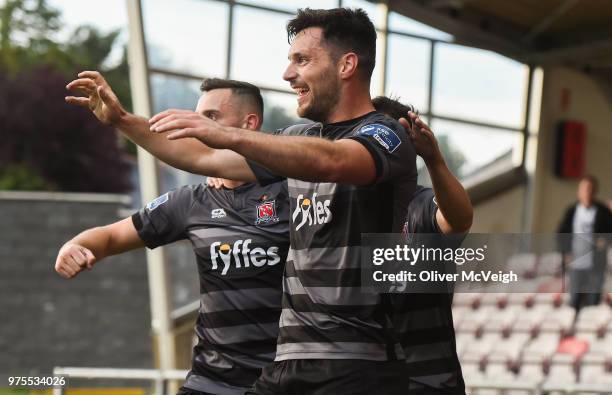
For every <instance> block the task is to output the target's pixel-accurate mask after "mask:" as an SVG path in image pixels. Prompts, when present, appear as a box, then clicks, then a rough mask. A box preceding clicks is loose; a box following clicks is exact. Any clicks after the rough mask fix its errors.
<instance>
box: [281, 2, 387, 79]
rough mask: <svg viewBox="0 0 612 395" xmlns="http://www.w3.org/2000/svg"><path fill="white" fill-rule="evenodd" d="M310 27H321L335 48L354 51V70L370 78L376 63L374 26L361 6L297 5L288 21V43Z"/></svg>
mask: <svg viewBox="0 0 612 395" xmlns="http://www.w3.org/2000/svg"><path fill="white" fill-rule="evenodd" d="M309 27H320V28H322V29H323V38H324V39H325V40H326V41H327V42H328V43H330V44H331V45H333V46H335V47H336V48H338V49H340V50H342V51H346V52H354V53H355V54H357V57H358V59H359V63H358V64H357V70H359V71H360V72H361V75H362V76H363V77H364V79H365V80H367V81H369V80H370V78H371V77H372V71H374V65H375V64H376V28H375V27H374V24H373V23H372V21H371V20H370V18H369V17H368V14H367V13H366V12H365V11H364V10H362V9H361V8H357V9H350V8H332V9H330V10H313V9H311V8H304V9H299V10H298V13H297V15H296V16H295V18H293V19H291V20H290V21H289V22H288V23H287V38H288V40H289V43H291V41H293V39H294V38H295V36H297V35H298V33H299V32H301V31H302V30H304V29H308V28H309Z"/></svg>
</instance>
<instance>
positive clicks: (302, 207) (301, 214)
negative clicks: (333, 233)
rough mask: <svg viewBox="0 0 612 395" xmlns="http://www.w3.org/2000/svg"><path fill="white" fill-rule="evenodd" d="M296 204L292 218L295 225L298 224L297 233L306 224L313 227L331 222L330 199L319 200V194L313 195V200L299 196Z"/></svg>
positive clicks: (296, 226)
mask: <svg viewBox="0 0 612 395" xmlns="http://www.w3.org/2000/svg"><path fill="white" fill-rule="evenodd" d="M296 203H297V204H296V207H295V210H294V211H293V215H292V216H291V219H292V221H293V223H294V224H296V225H295V230H296V231H297V230H300V228H301V227H303V226H304V225H306V223H308V226H312V225H321V224H326V223H329V222H331V219H332V213H331V210H330V209H329V206H330V204H331V200H330V199H326V200H323V201H320V200H317V193H316V192H315V193H313V194H312V199H309V198H307V197H304V195H302V194H299V195H298V197H297V202H296Z"/></svg>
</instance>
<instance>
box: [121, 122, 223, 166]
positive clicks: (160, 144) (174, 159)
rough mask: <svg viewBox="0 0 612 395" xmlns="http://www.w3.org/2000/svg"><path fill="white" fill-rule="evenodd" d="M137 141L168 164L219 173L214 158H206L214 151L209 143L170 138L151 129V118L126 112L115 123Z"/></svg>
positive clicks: (131, 138)
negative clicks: (211, 159) (210, 159)
mask: <svg viewBox="0 0 612 395" xmlns="http://www.w3.org/2000/svg"><path fill="white" fill-rule="evenodd" d="M115 126H116V127H117V128H118V129H119V130H120V131H121V133H122V134H124V135H125V136H126V137H127V138H129V139H130V140H132V141H133V142H134V144H136V145H139V146H140V147H142V148H144V149H145V150H146V151H147V152H149V153H150V154H151V155H153V156H155V157H156V158H158V159H159V160H161V161H163V162H165V163H167V164H168V165H170V166H172V167H175V168H177V169H181V170H184V171H188V172H191V173H199V174H202V175H216V173H217V169H215V168H214V162H213V161H206V160H205V158H206V157H207V156H209V155H211V154H212V153H213V150H212V149H211V148H209V147H207V146H206V145H204V144H202V143H199V142H197V141H195V140H193V139H184V140H173V141H170V140H168V139H167V138H166V136H165V135H163V134H158V133H151V131H150V125H149V121H148V120H147V119H145V118H142V117H139V116H137V115H134V114H130V113H125V114H124V115H122V116H121V118H120V121H119V122H118V123H117V124H116V125H115Z"/></svg>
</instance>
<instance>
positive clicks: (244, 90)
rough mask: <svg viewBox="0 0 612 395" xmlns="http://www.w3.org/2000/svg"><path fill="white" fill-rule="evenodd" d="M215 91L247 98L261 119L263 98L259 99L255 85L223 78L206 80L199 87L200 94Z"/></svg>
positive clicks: (259, 94) (258, 92)
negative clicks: (221, 90)
mask: <svg viewBox="0 0 612 395" xmlns="http://www.w3.org/2000/svg"><path fill="white" fill-rule="evenodd" d="M215 89H231V91H232V94H234V95H239V96H243V97H245V98H248V99H249V100H250V101H251V102H252V103H253V105H254V106H255V107H256V109H257V111H258V115H259V116H260V117H263V111H264V104H263V98H262V97H261V91H260V90H259V88H258V87H256V86H255V85H253V84H249V83H248V82H244V81H236V80H228V79H224V78H206V79H205V80H204V81H202V85H200V90H201V91H202V92H210V91H212V90H215Z"/></svg>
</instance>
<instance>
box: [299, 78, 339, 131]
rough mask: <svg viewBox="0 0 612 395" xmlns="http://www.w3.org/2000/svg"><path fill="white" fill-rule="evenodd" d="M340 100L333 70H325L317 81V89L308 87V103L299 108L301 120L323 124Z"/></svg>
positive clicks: (336, 79) (337, 83)
mask: <svg viewBox="0 0 612 395" xmlns="http://www.w3.org/2000/svg"><path fill="white" fill-rule="evenodd" d="M339 100H340V80H339V79H338V77H337V76H336V75H335V71H334V70H333V69H330V70H327V71H326V72H325V73H324V74H323V75H322V76H321V78H320V79H319V81H317V89H316V90H315V89H313V87H312V86H311V87H310V102H308V103H306V104H305V105H302V106H299V107H298V109H297V113H298V115H299V116H300V117H302V118H308V119H311V120H313V121H315V122H323V123H325V122H326V121H327V119H328V118H329V114H331V112H332V110H333V109H334V108H335V107H336V105H337V104H338V101H339Z"/></svg>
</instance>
